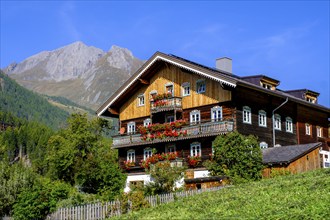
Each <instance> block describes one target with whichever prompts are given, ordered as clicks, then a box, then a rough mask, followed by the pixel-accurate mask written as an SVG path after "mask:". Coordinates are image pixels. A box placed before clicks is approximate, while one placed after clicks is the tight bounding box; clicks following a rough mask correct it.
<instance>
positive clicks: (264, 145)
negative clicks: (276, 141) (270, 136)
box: [259, 141, 268, 149]
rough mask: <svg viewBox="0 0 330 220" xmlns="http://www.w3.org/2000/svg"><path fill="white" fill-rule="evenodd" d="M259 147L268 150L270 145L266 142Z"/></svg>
mask: <svg viewBox="0 0 330 220" xmlns="http://www.w3.org/2000/svg"><path fill="white" fill-rule="evenodd" d="M259 146H260V149H266V148H268V144H267V143H266V142H264V141H262V142H260V144H259Z"/></svg>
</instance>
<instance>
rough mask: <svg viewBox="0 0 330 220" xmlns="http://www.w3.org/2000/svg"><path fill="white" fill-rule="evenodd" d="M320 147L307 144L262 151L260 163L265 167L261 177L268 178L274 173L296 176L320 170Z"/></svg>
mask: <svg viewBox="0 0 330 220" xmlns="http://www.w3.org/2000/svg"><path fill="white" fill-rule="evenodd" d="M321 145H322V143H309V144H298V145H289V146H282V147H272V148H266V149H263V150H262V161H263V163H264V164H265V165H266V168H265V169H264V170H263V176H264V177H270V176H271V173H272V172H274V171H275V172H290V173H292V174H296V173H302V172H305V171H309V170H315V169H318V168H321V166H320V153H319V150H320V146H321Z"/></svg>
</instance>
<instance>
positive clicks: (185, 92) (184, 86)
mask: <svg viewBox="0 0 330 220" xmlns="http://www.w3.org/2000/svg"><path fill="white" fill-rule="evenodd" d="M188 95H190V83H189V82H185V83H182V96H188Z"/></svg>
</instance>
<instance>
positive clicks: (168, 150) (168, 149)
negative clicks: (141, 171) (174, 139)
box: [165, 144, 176, 153]
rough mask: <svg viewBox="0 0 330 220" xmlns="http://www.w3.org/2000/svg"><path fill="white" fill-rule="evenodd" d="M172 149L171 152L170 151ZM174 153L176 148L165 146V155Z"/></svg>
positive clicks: (172, 145) (169, 145)
mask: <svg viewBox="0 0 330 220" xmlns="http://www.w3.org/2000/svg"><path fill="white" fill-rule="evenodd" d="M171 149H173V150H171ZM175 151H176V146H175V144H167V145H166V146H165V153H174V152H175Z"/></svg>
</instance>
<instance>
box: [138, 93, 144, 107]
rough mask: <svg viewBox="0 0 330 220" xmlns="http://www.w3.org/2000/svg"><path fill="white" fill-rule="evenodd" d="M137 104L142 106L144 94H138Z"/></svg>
mask: <svg viewBox="0 0 330 220" xmlns="http://www.w3.org/2000/svg"><path fill="white" fill-rule="evenodd" d="M138 106H144V94H140V95H139V96H138Z"/></svg>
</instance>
